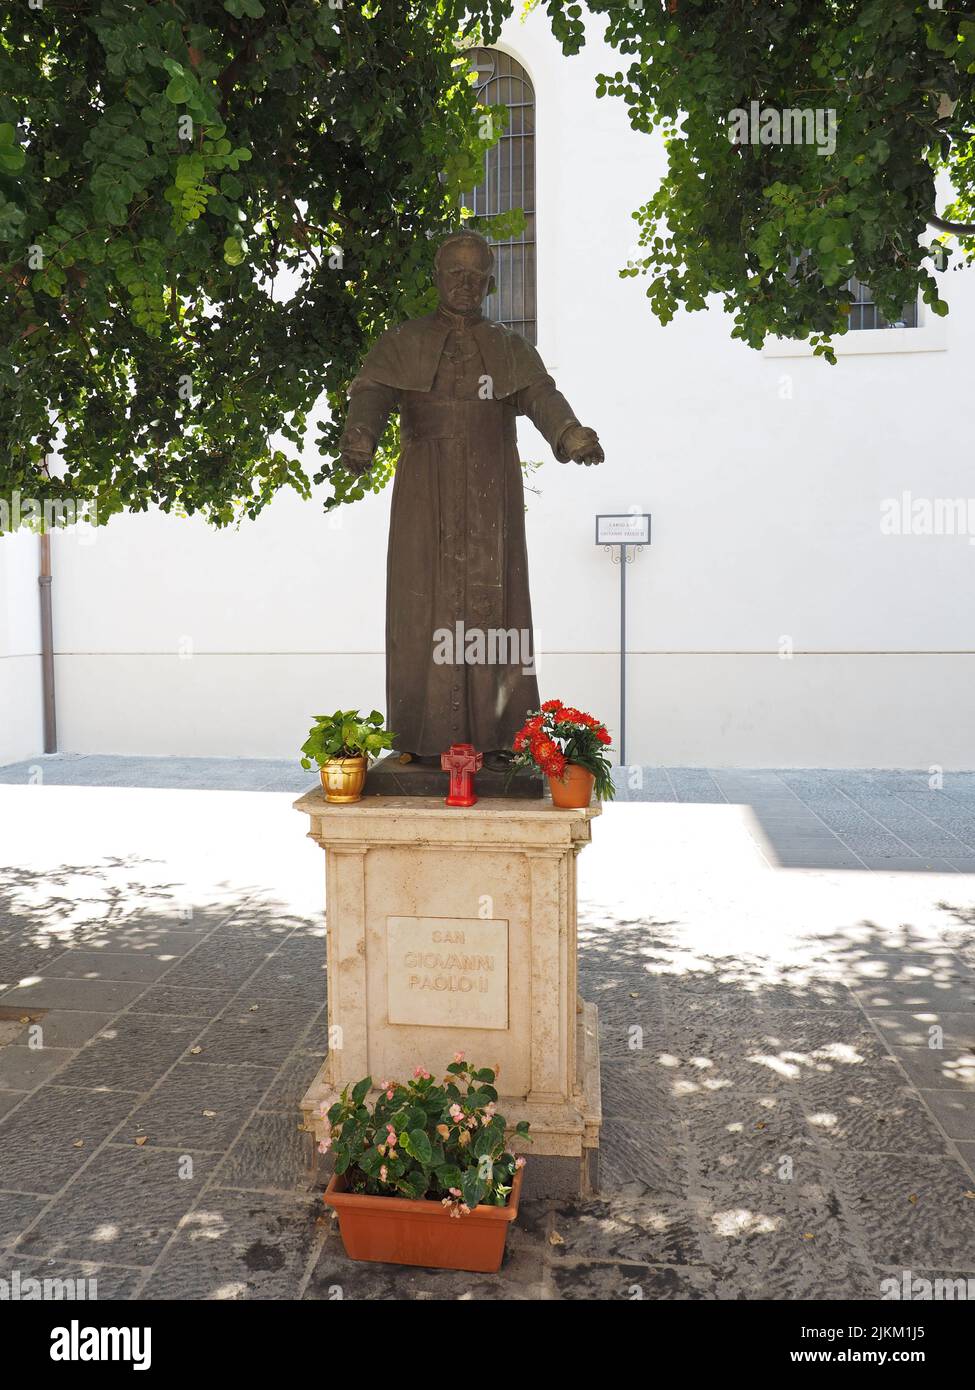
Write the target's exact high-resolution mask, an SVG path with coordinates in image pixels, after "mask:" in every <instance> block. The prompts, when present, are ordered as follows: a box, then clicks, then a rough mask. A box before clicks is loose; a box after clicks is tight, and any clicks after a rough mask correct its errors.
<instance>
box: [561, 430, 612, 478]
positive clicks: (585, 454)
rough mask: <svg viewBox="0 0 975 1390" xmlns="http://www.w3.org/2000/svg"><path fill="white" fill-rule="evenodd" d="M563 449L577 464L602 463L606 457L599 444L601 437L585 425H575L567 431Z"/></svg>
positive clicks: (562, 441)
mask: <svg viewBox="0 0 975 1390" xmlns="http://www.w3.org/2000/svg"><path fill="white" fill-rule="evenodd" d="M561 444H562V448H563V449H564V450H565V452H566V453H567V454H568V455H569V458H570V459H572V460H573V461H574V462H575V463H584V464H585V465H586V467H587V468H588V467H589V465H590V464H593V463H602V462H603V460H604V459H605V457H606V455H605V454H604V453H603V451H602V447H601V445H600V443H599V435H598V434H597V433H596V431H595V430H590V429H587V428H586V426H585V425H573V426H572V427H571V429H568V430H566V432H565V434H564V435H563V436H562V439H561Z"/></svg>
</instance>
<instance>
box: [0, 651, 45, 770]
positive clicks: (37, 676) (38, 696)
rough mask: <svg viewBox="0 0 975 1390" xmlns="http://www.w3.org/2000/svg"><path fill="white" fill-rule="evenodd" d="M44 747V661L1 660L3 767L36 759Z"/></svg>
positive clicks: (28, 658)
mask: <svg viewBox="0 0 975 1390" xmlns="http://www.w3.org/2000/svg"><path fill="white" fill-rule="evenodd" d="M43 746H44V725H43V695H42V691H41V658H40V657H39V656H36V655H35V656H3V657H0V763H16V762H22V761H23V760H24V759H25V758H34V757H37V756H38V755H39V754H40V751H41V749H42V748H43Z"/></svg>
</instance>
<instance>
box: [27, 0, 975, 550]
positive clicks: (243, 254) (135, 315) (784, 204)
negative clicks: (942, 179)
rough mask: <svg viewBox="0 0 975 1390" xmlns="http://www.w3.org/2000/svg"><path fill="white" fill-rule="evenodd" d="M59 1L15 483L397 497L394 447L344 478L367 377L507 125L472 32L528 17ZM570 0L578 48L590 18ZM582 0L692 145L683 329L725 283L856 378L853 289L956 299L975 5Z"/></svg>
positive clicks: (632, 79) (129, 500)
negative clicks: (952, 227) (813, 132)
mask: <svg viewBox="0 0 975 1390" xmlns="http://www.w3.org/2000/svg"><path fill="white" fill-rule="evenodd" d="M540 2H541V0H526V3H527V5H528V7H529V8H530V7H531V6H532V4H533V3H540ZM37 4H38V6H39V7H38V8H34V5H33V4H32V3H31V0H13V3H6V4H2V5H0V283H2V286H3V290H4V293H3V296H2V299H0V491H2V493H3V494H7V495H9V494H10V493H11V492H14V491H16V490H19V491H20V492H21V493H22V494H23V495H24V496H28V497H31V498H38V499H41V500H43V499H44V498H45V497H46V496H58V497H62V496H63V495H64V494H65V491H66V490H67V491H69V492H70V493H71V494H72V495H73V496H74V497H75V498H77V499H85V498H89V499H93V500H95V501H96V502H97V519H98V520H100V521H104V520H107V518H108V517H109V516H110V515H112V514H114V513H115V512H118V511H121V510H123V509H130V510H145V509H146V508H147V507H148V506H150V505H153V504H155V505H158V506H161V507H162V508H164V509H166V510H180V511H185V512H199V513H201V514H203V515H204V516H205V517H206V518H207V519H208V520H210V521H212V522H214V523H216V524H218V525H222V524H226V523H228V522H230V521H232V520H233V519H234V518H235V517H237V516H239V515H242V514H243V515H250V516H254V515H256V514H257V513H258V512H259V511H260V510H261V509H262V508H263V507H264V506H265V505H266V503H267V502H268V501H269V499H270V498H271V497H272V496H273V495H274V494H275V493H276V492H277V491H278V490H279V489H281V488H285V487H291V488H294V489H296V490H297V491H298V492H299V493H300V494H301V495H303V496H307V495H308V494H309V492H310V487H311V483H312V482H322V481H327V482H329V483H330V484H331V489H332V491H331V497H330V502H329V505H334V504H337V503H339V502H343V501H349V500H355V499H356V498H358V497H361V496H362V495H363V491H364V489H365V488H366V487H372V488H374V489H376V490H378V488H380V487H382V486H383V485H384V483H385V482H386V481H387V479H388V477H389V462H388V460H389V457H390V455H389V453H388V452H387V453H386V455H384V456H383V458H381V460H380V462H379V463H378V464H377V466H376V468H375V469H374V470H373V472H372V474H371V475H370V476H369V478H368V480H367V481H365V482H364V481H362V480H359V479H355V478H350V477H349V476H347V475H346V474H344V473H343V471H342V469H341V467H340V465H339V464H338V462H336V459H337V448H336V445H337V438H338V432H339V429H340V426H341V414H342V401H343V398H344V392H345V388H346V386H347V384H348V382H349V380H350V379H351V377H352V375H353V374H354V372H355V370H356V368H357V366H358V363H359V361H360V360H361V357H362V355H363V352H364V349H365V347H366V346H367V345H368V344H369V343H370V342H371V341H372V340H373V339H374V338H375V337H376V336H377V334H378V333H379V332H380V331H381V330H382V329H383V328H384V327H385V326H386V325H387V324H388V323H390V322H392V321H394V320H396V319H398V318H402V317H406V316H410V315H415V314H418V313H422V312H425V310H426V309H427V308H429V307H430V305H431V301H432V291H431V290H430V288H429V286H430V272H431V265H432V253H433V249H434V242H435V239H436V238H437V237H439V236H440V235H442V234H444V233H445V232H446V231H447V230H449V229H452V228H453V227H455V226H456V224H457V219H458V215H459V214H458V205H459V195H460V193H461V192H462V191H466V190H468V189H469V188H470V187H472V186H473V184H475V183H476V182H477V181H478V179H479V178H480V176H481V171H482V169H483V156H484V150H485V141H486V140H487V141H488V142H490V141H492V140H493V139H496V138H497V135H498V133H499V131H500V127H501V120H500V119H499V120H497V121H496V122H495V123H494V128H493V130H491V131H488V132H485V129H484V125H483V122H482V121H481V120H480V116H481V115H483V113H482V112H478V110H477V108H476V106H475V102H474V94H473V91H472V89H471V87H470V84H469V82H468V81H467V79H466V77H465V76H464V68H465V65H464V64H462V63H460V62H459V61H458V58H457V52H458V44H459V43H464V42H469V43H472V44H473V43H475V42H486V43H491V42H493V41H494V39H495V38H496V36H497V32H498V29H499V26H500V24H501V22H502V21H503V20H504V19H506V18H508V17H509V16H510V15H511V14H512V13H513V11H514V9H515V8H516V6H515V4H514V0H467V2H466V3H465V2H464V0H435V2H434V3H430V0H401V2H400V3H397V4H395V5H392V4H389V5H387V4H383V3H378V0H377V2H376V3H365V4H364V3H361V0H359V3H353V2H352V0H348V3H343V2H342V0H288V3H284V0H200V3H196V4H193V5H189V4H182V3H178V0H157V3H149V2H148V0H146V2H143V3H139V2H138V0H73V3H66V0H37ZM544 4H545V8H546V9H547V11H548V15H549V18H550V22H551V25H552V28H553V31H554V33H555V35H556V37H557V38H558V39H559V40H560V41H561V43H562V46H563V50H564V52H565V53H566V54H573V53H576V52H578V51H579V49H580V48H581V47H582V45H583V43H584V41H585V22H584V18H585V17H584V9H583V6H582V5H581V4H578V3H566V0H544ZM585 8H586V10H588V11H589V12H590V13H591V14H592V15H593V16H596V17H600V18H602V19H603V20H604V21H605V26H606V29H605V32H606V38H607V41H608V43H609V44H610V45H611V47H613V48H614V49H616V50H617V51H618V52H619V53H620V55H621V56H622V57H624V58H626V59H627V60H628V61H627V63H626V65H625V67H623V68H622V69H621V70H620V71H617V72H614V73H606V74H604V75H603V76H602V77H601V78H600V79H599V82H598V86H597V91H598V94H600V95H606V96H616V97H619V98H622V100H623V101H624V102H625V103H626V106H627V108H628V110H629V115H630V120H631V123H632V125H633V127H634V129H635V130H637V131H641V132H649V131H650V130H652V129H656V128H662V129H663V132H664V134H665V138H666V148H667V160H668V164H667V171H666V174H665V176H664V178H663V180H662V182H661V184H660V186H659V187H658V188H657V189H656V190H648V197H647V201H646V202H645V203H644V204H643V206H642V207H640V208H639V209H638V210H637V211H636V212H635V214H634V216H635V217H636V218H637V221H638V224H639V238H640V255H639V256H638V257H637V258H636V259H635V260H634V261H633V262H632V263H631V264H630V265H629V266H628V267H627V268H625V269H624V271H623V273H624V274H632V275H641V274H642V275H646V276H648V277H649V284H648V288H647V295H648V298H649V301H650V307H651V309H652V310H653V312H654V313H655V314H656V315H657V316H658V317H659V318H660V319H661V320H662V321H663V322H665V323H666V322H667V321H668V320H669V319H671V318H672V317H673V315H674V314H675V313H676V312H677V310H678V309H680V308H686V309H701V308H703V307H704V306H705V304H706V302H707V299H708V296H709V295H713V294H718V295H720V296H722V297H723V299H724V304H725V308H726V309H727V311H728V312H729V313H731V314H732V315H733V317H734V326H733V329H732V332H733V335H734V336H736V337H738V338H741V339H742V340H744V341H745V342H746V343H748V344H749V345H751V346H752V347H759V346H761V344H762V342H763V341H764V339H765V338H766V336H767V335H769V334H780V335H783V336H785V337H810V336H811V337H812V338H813V340H814V342H815V343H816V344H817V351H819V352H821V353H823V354H824V355H825V356H827V357H828V358H830V359H831V360H832V350H831V348H830V346H829V338H830V336H831V335H836V334H840V333H842V332H844V331H845V329H846V327H847V322H848V315H849V308H850V301H851V295H850V292H849V291H848V290H847V289H846V288H845V286H846V282H847V281H848V280H849V279H850V277H852V276H854V275H855V276H856V277H857V278H858V279H860V280H861V281H862V282H864V283H866V284H868V285H869V286H870V287H871V289H872V290H873V292H874V295H875V298H876V299H877V301H878V303H879V305H880V307H881V309H882V311H883V312H884V313H886V314H887V315H888V317H891V318H893V317H896V316H897V315H898V313H899V312H900V309H901V307H902V306H903V305H904V304H905V303H908V302H910V301H912V300H913V299H914V298H915V297H916V296H917V295H918V294H919V293H920V294H921V295H922V296H923V298H924V300H925V301H926V303H927V304H928V305H929V307H930V310H931V311H932V312H934V313H938V314H940V313H943V312H945V310H946V306H945V304H944V303H943V302H942V300H941V298H940V296H939V293H938V271H939V269H941V268H942V267H943V266H944V265H945V264H946V263H947V262H948V261H949V260H950V258H951V257H952V256H954V263H955V264H956V265H957V264H961V263H964V261H965V260H971V259H972V258H973V257H975V236H973V235H972V229H971V227H970V226H968V230H967V232H966V231H965V230H964V228H965V226H967V225H968V224H971V223H972V222H973V221H975V143H973V142H975V6H973V4H972V3H970V0H588V3H587V5H586V7H585ZM753 103H754V104H755V107H754V108H753ZM756 108H759V109H761V110H762V111H763V112H764V111H767V110H769V109H771V110H772V111H773V112H776V111H777V112H779V113H780V114H781V113H783V112H786V111H798V112H800V113H802V112H804V111H809V112H812V113H825V117H826V118H829V113H832V120H833V121H834V122H835V124H833V125H832V126H831V129H832V132H833V136H834V137H835V139H834V140H831V142H830V147H829V148H823V146H822V144H821V143H812V144H810V143H784V142H783V143H766V142H765V141H764V140H763V138H762V136H761V132H760V131H758V132H756V131H755V129H754V125H752V127H751V128H750V129H749V132H748V134H747V136H745V137H743V136H742V135H741V133H740V132H739V134H738V136H737V137H736V140H735V141H732V140H730V139H729V120H730V118H731V115H732V113H733V112H736V111H738V112H745V113H749V114H750V113H752V111H753V110H754V109H756ZM498 114H499V117H500V113H498ZM941 174H944V175H948V176H950V180H951V183H952V185H953V187H954V190H955V202H954V204H953V205H952V206H951V207H948V208H944V209H942V210H941V212H942V213H943V215H944V216H945V217H947V218H948V219H951V220H952V221H953V222H954V223H959V224H962V234H961V235H959V236H957V239H956V237H955V235H954V234H953V233H951V232H950V231H949V230H948V229H947V228H946V226H945V225H944V223H943V222H942V224H941V225H940V226H938V223H937V217H936V190H935V184H936V179H937V178H938V176H939V175H941ZM933 218H934V219H935V220H934V222H932V219H933ZM495 230H496V231H505V230H507V229H504V228H498V227H496V228H495ZM323 391H324V392H325V393H326V395H327V399H328V400H329V402H330V404H331V405H332V407H333V409H332V418H331V419H330V420H327V421H325V422H322V421H319V420H316V419H314V418H313V417H314V409H313V408H314V406H315V403H316V401H317V400H318V398H319V397H320V395H321V394H322V392H323ZM308 435H312V437H313V440H314V443H315V444H317V446H318V448H319V449H320V451H321V453H322V456H323V463H322V466H321V469H320V470H319V471H318V472H317V473H315V474H314V476H313V477H312V478H309V476H308V474H307V473H306V471H305V469H304V468H303V467H302V464H301V461H300V456H301V450H302V446H303V444H305V441H306V436H308ZM275 441H277V442H275ZM282 441H283V445H282ZM55 447H56V448H57V452H58V453H59V454H60V456H61V458H62V459H63V461H64V466H65V470H66V475H65V477H64V478H63V479H56V480H49V479H47V477H46V476H45V470H44V466H43V464H44V459H45V457H46V456H47V455H48V454H50V453H51V452H52V451H53V450H54V449H55Z"/></svg>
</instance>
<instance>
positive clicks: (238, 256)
mask: <svg viewBox="0 0 975 1390" xmlns="http://www.w3.org/2000/svg"><path fill="white" fill-rule="evenodd" d="M223 258H224V260H225V261H226V263H227V264H228V265H240V263H241V261H243V259H244V248H243V246H242V245H241V244H240V242H239V241H238V240H237V238H236V237H234V236H229V237H227V239H226V241H225V242H224V244H223Z"/></svg>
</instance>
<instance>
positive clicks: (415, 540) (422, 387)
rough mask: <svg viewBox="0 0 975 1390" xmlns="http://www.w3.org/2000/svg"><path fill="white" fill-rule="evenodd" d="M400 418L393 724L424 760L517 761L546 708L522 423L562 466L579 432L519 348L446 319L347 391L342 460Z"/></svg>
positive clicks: (408, 331) (391, 651)
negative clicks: (502, 753)
mask: <svg viewBox="0 0 975 1390" xmlns="http://www.w3.org/2000/svg"><path fill="white" fill-rule="evenodd" d="M394 410H398V411H399V415H400V444H401V452H400V456H399V461H398V463H397V465H396V475H395V480H394V484H393V498H392V509H391V514H390V524H389V547H388V552H387V568H386V721H387V725H388V727H389V728H391V729H392V730H393V731H394V733H395V734H396V747H397V749H398V750H400V751H401V752H405V751H408V752H412V753H415V754H418V755H421V756H427V757H430V756H434V755H437V754H440V753H442V752H443V751H444V750H445V749H446V748H447V747H448V746H449V745H450V744H451V743H473V744H474V746H475V748H478V749H481V750H482V751H491V750H495V749H502V748H510V746H511V742H512V739H513V738H514V735H515V733H516V732H517V730H518V729H519V728H520V726H521V725H522V724H523V723H524V721H525V717H526V715H527V713H528V711H529V710H534V709H537V708H538V684H537V681H536V678H535V674H534V663H533V656H534V645H533V640H534V639H533V637H532V619H531V600H530V598H529V591H528V554H527V550H526V546H525V504H524V489H523V485H522V474H521V464H520V462H519V459H518V446H517V438H516V433H515V420H516V417H517V416H518V415H527V416H528V418H529V419H530V420H531V421H532V423H533V424H534V425H535V426H536V428H537V429H538V431H539V432H540V433H541V434H542V435H543V436H544V437H545V439H546V440H547V441H548V443H549V444H550V445H551V447H552V449H553V451H554V453H555V456H556V458H558V459H559V460H560V461H561V462H563V463H564V462H567V460H568V455H567V453H566V452H565V450H564V449H563V448H562V444H561V441H562V438H563V436H564V434H565V432H566V431H567V430H568V429H569V428H570V427H571V426H574V425H577V424H578V421H577V419H576V417H575V415H574V414H573V412H572V410H571V409H570V407H569V404H568V402H567V401H566V399H565V397H564V396H563V395H561V393H560V392H559V391H558V390H557V389H556V385H555V382H554V381H553V380H552V378H551V377H550V376H549V375H548V373H547V372H546V370H545V366H544V364H543V363H542V359H541V358H540V357H539V355H538V353H537V352H536V351H535V349H534V348H533V347H532V346H531V344H530V343H528V342H526V341H525V339H524V338H522V337H521V336H520V335H519V334H517V333H513V332H512V331H511V330H510V329H507V328H504V327H502V326H501V325H500V324H497V323H492V322H491V321H489V320H487V319H485V318H483V317H482V315H481V314H479V313H478V314H471V315H458V314H453V313H450V312H449V311H447V310H445V309H442V308H441V309H438V310H437V312H436V313H434V314H430V315H428V316H427V317H425V318H421V319H412V320H410V321H408V322H407V323H404V324H402V325H401V326H400V327H399V328H395V329H391V330H390V331H388V332H387V333H384V334H383V336H382V337H381V338H380V339H379V340H378V341H377V342H376V343H375V345H374V346H373V347H372V349H371V350H370V352H369V353H368V355H367V356H366V358H365V361H364V362H363V364H362V369H361V371H360V372H359V375H358V376H357V377H356V379H355V381H354V382H353V383H352V386H351V387H350V392H349V412H348V418H347V421H346V427H345V432H344V434H343V438H342V446H343V447H344V448H350V447H359V448H362V447H367V448H374V447H375V445H376V444H377V443H378V441H379V439H380V438H381V436H382V433H383V430H384V429H385V426H386V422H387V420H388V418H389V416H390V414H391V412H392V411H394ZM479 633H480V634H482V638H481V640H480V646H479V645H478V642H479V639H478V634H479ZM513 633H514V634H517V639H516V640H514V641H513V640H512V634H513ZM444 634H450V638H449V640H446V639H445V636H444ZM502 634H503V635H504V636H502ZM461 636H462V638H463V640H458V638H460V637H461ZM526 640H527V644H528V647H527V650H526V649H525V646H524V643H525V641H526ZM445 651H448V652H449V653H450V654H451V656H452V659H450V660H445V659H444V653H445ZM512 657H513V659H510V658H512ZM469 658H473V659H469ZM506 658H507V659H506Z"/></svg>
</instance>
